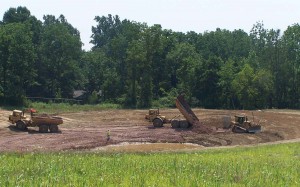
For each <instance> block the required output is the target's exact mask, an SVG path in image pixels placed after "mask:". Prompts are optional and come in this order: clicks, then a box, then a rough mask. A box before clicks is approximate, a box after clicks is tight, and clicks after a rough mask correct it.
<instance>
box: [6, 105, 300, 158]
mask: <svg viewBox="0 0 300 187" xmlns="http://www.w3.org/2000/svg"><path fill="white" fill-rule="evenodd" d="M193 111H194V112H195V114H196V115H197V117H198V118H199V119H200V121H201V123H202V124H204V125H207V126H211V127H216V128H219V129H221V128H222V127H223V122H224V117H226V116H231V120H233V116H234V115H236V114H240V113H245V114H247V115H248V118H249V119H251V120H253V117H252V112H253V114H254V121H255V122H260V124H261V125H262V132H260V133H256V134H248V133H233V132H231V131H230V130H226V131H225V132H217V133H211V134H203V133H199V132H200V130H199V127H197V126H194V127H192V128H188V129H174V128H172V127H171V125H170V124H164V127H162V128H153V126H152V124H151V123H150V122H148V121H146V120H145V118H144V117H145V114H146V113H147V112H148V111H147V110H103V111H91V112H86V111H84V112H76V113H62V114H59V116H61V117H63V119H64V123H63V124H62V125H60V126H59V129H60V131H61V132H59V133H39V132H38V128H36V127H29V128H28V129H27V130H26V131H19V130H17V129H16V128H15V125H12V124H10V123H9V122H8V116H9V114H10V113H11V111H7V110H0V152H7V151H9V152H11V151H13V152H15V151H16V152H27V151H29V152H31V151H43V152H44V151H64V150H66V151H67V150H76V151H89V150H93V151H95V150H104V151H105V150H112V149H113V150H120V151H124V150H125V151H126V149H127V150H129V151H134V150H136V151H155V150H159V151H160V150H168V151H170V150H181V149H194V148H205V147H219V146H237V145H241V146H243V145H257V144H261V143H269V142H280V141H286V140H295V139H298V140H299V138H300V111H297V110H263V111H233V110H206V109H193ZM160 113H161V114H163V115H165V116H166V117H168V118H172V117H174V116H178V115H180V113H179V111H178V110H177V109H161V110H160ZM107 130H110V132H111V139H110V140H109V141H108V142H107V141H106V136H107V134H106V132H107ZM148 143H156V144H148ZM165 143H167V144H165ZM176 143H177V144H176ZM112 145H125V147H126V148H124V146H112ZM128 145H130V146H128ZM139 145H143V146H139ZM145 145H151V146H145ZM112 147H113V148H112Z"/></svg>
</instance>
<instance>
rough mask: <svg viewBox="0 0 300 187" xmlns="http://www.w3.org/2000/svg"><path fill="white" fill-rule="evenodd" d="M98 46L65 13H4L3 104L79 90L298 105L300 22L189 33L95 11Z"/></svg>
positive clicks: (146, 99)
mask: <svg viewBox="0 0 300 187" xmlns="http://www.w3.org/2000/svg"><path fill="white" fill-rule="evenodd" d="M95 21H96V23H97V25H96V26H95V27H92V28H91V29H92V36H91V43H92V44H93V47H92V49H91V50H90V51H84V50H82V42H81V39H80V33H79V31H78V30H77V29H76V28H74V27H73V26H72V25H71V24H70V23H68V21H67V19H66V18H65V17H64V16H63V15H61V16H59V17H58V18H56V17H55V16H53V15H45V16H44V17H43V20H42V21H41V20H38V19H37V18H36V17H35V16H33V15H31V13H30V11H29V10H28V9H27V8H26V7H17V8H10V9H9V10H7V11H6V12H5V13H4V15H3V19H2V21H1V22H0V103H1V104H6V105H16V104H24V102H26V100H27V99H26V98H27V97H45V98H72V97H73V92H74V90H84V91H86V98H85V99H84V102H85V103H90V104H96V103H101V102H110V103H117V104H121V105H123V106H124V107H133V108H136V107H139V108H144V107H150V106H152V105H153V104H160V105H161V106H174V97H175V96H176V95H177V94H179V93H184V94H185V96H186V99H187V100H188V102H189V103H190V104H191V105H192V106H194V107H204V108H230V109H233V108H235V109H237V108H239V109H254V108H273V107H274V108H300V25H299V24H297V23H296V24H293V25H291V26H289V27H288V28H287V29H286V30H285V31H284V32H283V33H282V32H281V31H280V30H274V29H271V30H268V29H265V28H264V25H263V23H262V22H257V23H255V24H254V25H253V28H252V29H251V31H250V32H249V33H247V32H245V31H243V30H241V29H237V30H234V31H229V30H224V29H219V28H217V29H216V30H215V31H209V32H204V33H196V32H193V31H190V32H187V33H182V32H174V31H172V30H168V29H162V27H161V26H160V25H153V26H148V25H147V24H146V23H139V22H135V21H131V20H127V19H124V20H122V19H121V18H120V17H119V16H118V15H115V16H112V15H107V16H96V17H95Z"/></svg>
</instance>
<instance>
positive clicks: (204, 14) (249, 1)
mask: <svg viewBox="0 0 300 187" xmlns="http://www.w3.org/2000/svg"><path fill="white" fill-rule="evenodd" d="M18 6H25V7H27V9H28V10H29V11H30V12H31V15H33V16H35V17H36V18H37V19H39V20H41V21H43V15H54V16H56V17H59V15H61V14H62V15H64V16H65V18H66V19H67V21H68V22H69V23H70V24H71V25H72V26H73V27H75V28H77V29H78V30H79V32H80V36H81V40H82V42H83V43H84V46H83V49H85V50H90V48H91V47H92V44H90V43H89V42H90V40H91V35H92V31H91V28H92V26H96V24H97V23H96V22H95V21H94V18H95V16H107V15H108V14H111V15H113V16H114V15H118V16H119V17H120V19H121V20H124V19H129V20H131V21H136V22H141V23H147V25H148V26H152V25H154V24H160V25H161V26H162V28H163V29H171V30H173V31H176V32H184V33H185V32H188V31H195V32H197V33H204V32H206V31H214V30H216V28H221V29H227V30H230V31H233V30H234V29H242V30H244V31H245V32H248V33H249V32H250V30H251V28H252V27H253V25H254V24H255V23H256V22H258V21H259V22H263V23H264V27H265V28H266V29H280V30H281V32H283V31H285V30H286V29H287V27H288V26H291V25H293V24H295V23H300V1H299V0H1V2H0V20H2V18H3V15H4V13H5V12H6V11H7V10H8V9H9V8H11V7H13V8H17V7H18Z"/></svg>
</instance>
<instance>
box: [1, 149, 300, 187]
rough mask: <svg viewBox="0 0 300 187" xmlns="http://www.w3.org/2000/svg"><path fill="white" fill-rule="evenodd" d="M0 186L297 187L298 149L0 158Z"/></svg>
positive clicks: (8, 155) (299, 181) (5, 155)
mask: <svg viewBox="0 0 300 187" xmlns="http://www.w3.org/2000/svg"><path fill="white" fill-rule="evenodd" d="M0 165H1V168H0V186H180V187H182V186H300V143H289V144H279V145H268V146H258V147H251V148H233V149H217V150H204V151H199V152H192V153H151V154H150V153H149V154H148V153H147V154H146V153H144V154H125V153H120V154H105V153H77V152H64V153H1V154H0Z"/></svg>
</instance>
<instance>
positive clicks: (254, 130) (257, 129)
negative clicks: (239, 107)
mask: <svg viewBox="0 0 300 187" xmlns="http://www.w3.org/2000/svg"><path fill="white" fill-rule="evenodd" d="M247 131H248V132H249V133H258V132H260V131H261V126H260V125H257V126H255V127H249V128H248V129H247Z"/></svg>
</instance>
